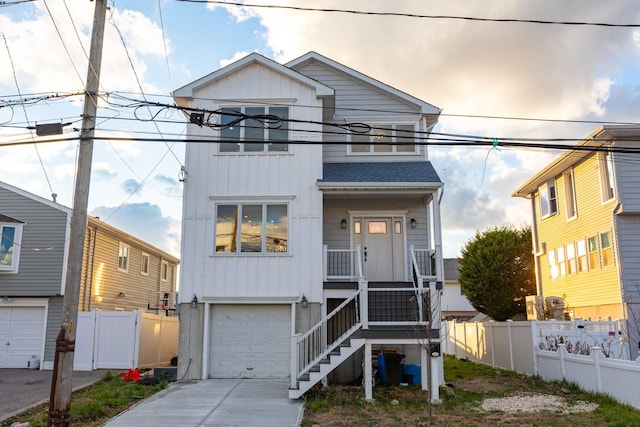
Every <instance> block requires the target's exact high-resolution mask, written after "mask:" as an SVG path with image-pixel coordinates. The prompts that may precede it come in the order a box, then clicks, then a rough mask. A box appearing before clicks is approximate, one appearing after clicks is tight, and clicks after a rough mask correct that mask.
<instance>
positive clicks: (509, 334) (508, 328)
mask: <svg viewBox="0 0 640 427" xmlns="http://www.w3.org/2000/svg"><path fill="white" fill-rule="evenodd" d="M512 323H513V320H511V319H507V335H508V337H509V369H510V370H512V371H514V370H515V369H513V342H512V340H511V324H512Z"/></svg>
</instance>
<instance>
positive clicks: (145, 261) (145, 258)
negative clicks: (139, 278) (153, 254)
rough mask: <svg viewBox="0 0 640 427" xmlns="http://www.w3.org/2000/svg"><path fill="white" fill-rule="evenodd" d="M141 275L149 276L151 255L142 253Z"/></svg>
mask: <svg viewBox="0 0 640 427" xmlns="http://www.w3.org/2000/svg"><path fill="white" fill-rule="evenodd" d="M140 274H142V275H143V276H148V275H149V254H148V253H145V252H142V255H141V256H140Z"/></svg>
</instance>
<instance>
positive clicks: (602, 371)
mask: <svg viewBox="0 0 640 427" xmlns="http://www.w3.org/2000/svg"><path fill="white" fill-rule="evenodd" d="M536 360H537V363H538V375H540V377H541V378H542V379H544V380H547V381H560V380H563V379H564V380H567V381H569V382H572V383H576V384H578V385H579V386H580V387H581V388H582V389H584V390H588V391H594V392H599V393H605V394H608V395H609V396H611V397H613V398H614V399H616V400H617V401H618V402H621V403H626V404H628V405H631V406H633V407H635V408H637V409H640V393H638V384H640V358H639V359H638V360H636V361H630V360H614V359H611V358H608V357H606V356H605V355H604V353H603V352H602V349H601V348H600V347H594V348H592V349H591V354H590V355H589V356H582V355H577V354H570V353H569V352H567V349H566V346H565V345H564V344H560V346H559V348H558V350H557V351H543V350H536Z"/></svg>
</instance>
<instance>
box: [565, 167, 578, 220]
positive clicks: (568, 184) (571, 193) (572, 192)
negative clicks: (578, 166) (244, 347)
mask: <svg viewBox="0 0 640 427" xmlns="http://www.w3.org/2000/svg"><path fill="white" fill-rule="evenodd" d="M564 202H565V207H566V209H567V219H572V218H575V217H576V216H578V206H577V204H576V188H575V180H574V178H573V169H572V170H570V171H568V172H567V173H565V174H564Z"/></svg>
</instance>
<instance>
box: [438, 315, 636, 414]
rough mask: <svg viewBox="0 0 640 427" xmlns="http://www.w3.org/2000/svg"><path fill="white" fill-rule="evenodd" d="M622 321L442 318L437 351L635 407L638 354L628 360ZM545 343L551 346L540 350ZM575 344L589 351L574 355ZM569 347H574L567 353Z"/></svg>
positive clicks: (545, 345)
mask: <svg viewBox="0 0 640 427" xmlns="http://www.w3.org/2000/svg"><path fill="white" fill-rule="evenodd" d="M622 325H623V323H622V322H620V321H605V322H583V321H574V322H560V321H551V322H549V321H547V322H543V321H535V320H529V321H522V322H512V321H507V322H464V323H456V322H455V321H448V322H443V324H442V331H441V332H442V342H441V350H442V353H443V354H448V355H451V356H455V357H456V358H460V359H467V360H470V361H473V362H477V363H482V364H485V365H490V366H492V367H496V368H502V369H507V370H510V371H516V372H520V373H524V374H529V375H539V376H540V377H541V378H543V379H545V380H551V381H561V380H563V379H564V380H567V381H569V382H572V383H576V384H578V385H579V386H580V387H581V388H583V389H585V390H588V391H595V392H600V393H605V394H608V395H610V396H611V397H613V398H614V399H616V400H618V401H619V402H622V403H627V404H629V405H632V406H634V407H635V408H638V409H640V394H639V393H637V390H638V384H640V358H638V360H637V361H630V360H628V359H629V348H628V344H627V340H626V331H625V329H624V327H623V326H622ZM559 337H562V341H563V342H560V340H559ZM549 343H551V347H554V349H555V348H557V350H555V351H547V350H541V347H549ZM577 343H583V345H580V346H579V347H580V348H582V349H584V348H585V345H586V344H584V343H588V344H589V345H590V346H589V348H588V351H589V352H590V354H589V355H583V354H575V349H576V348H577ZM569 347H571V348H573V349H574V352H572V353H570V352H568V351H567V349H568V348H569ZM603 348H604V351H603ZM607 355H608V357H607Z"/></svg>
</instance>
